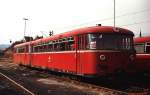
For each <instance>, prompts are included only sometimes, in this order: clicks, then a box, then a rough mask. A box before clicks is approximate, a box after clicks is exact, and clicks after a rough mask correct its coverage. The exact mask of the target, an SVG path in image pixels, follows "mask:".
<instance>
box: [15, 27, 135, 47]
mask: <svg viewBox="0 0 150 95" xmlns="http://www.w3.org/2000/svg"><path fill="white" fill-rule="evenodd" d="M116 29H117V30H119V32H118V31H115V29H114V27H112V26H92V27H85V28H79V29H75V30H72V31H68V32H65V33H61V34H58V35H53V36H50V37H47V38H42V39H38V40H35V41H31V42H30V44H37V43H39V42H47V41H50V40H55V39H58V38H64V37H70V36H75V35H81V34H87V33H97V32H100V33H115V32H116V33H117V32H118V33H123V34H124V33H125V34H131V35H134V34H133V32H131V31H130V30H127V29H123V28H118V27H117V28H116ZM26 44H29V42H27V43H22V44H19V45H16V46H15V47H20V46H23V45H26Z"/></svg>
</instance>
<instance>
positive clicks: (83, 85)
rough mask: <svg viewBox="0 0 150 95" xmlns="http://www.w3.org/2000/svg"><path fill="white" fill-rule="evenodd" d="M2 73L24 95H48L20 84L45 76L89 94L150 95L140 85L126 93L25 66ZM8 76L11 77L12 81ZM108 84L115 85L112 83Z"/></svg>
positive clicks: (3, 77) (1, 76)
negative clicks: (85, 90) (141, 89)
mask: <svg viewBox="0 0 150 95" xmlns="http://www.w3.org/2000/svg"><path fill="white" fill-rule="evenodd" d="M6 64H7V63H6ZM9 65H10V64H9ZM6 67H7V65H6ZM1 71H2V73H0V79H3V80H7V81H8V82H10V83H11V84H12V85H13V86H14V88H17V90H19V91H20V92H22V93H24V95H47V94H37V93H36V91H35V92H34V93H36V94H34V93H32V92H31V91H34V89H32V90H31V91H29V90H28V89H26V88H24V87H23V86H22V85H20V84H22V82H24V81H28V80H26V77H27V78H30V77H31V78H32V77H33V76H34V78H37V79H38V78H42V77H45V75H46V76H48V77H47V78H48V79H49V78H50V79H51V80H56V81H57V82H60V83H64V84H65V83H66V84H71V85H72V84H73V87H74V88H79V89H81V90H82V89H87V92H88V90H91V91H90V92H92V91H94V93H95V92H96V93H98V95H101V94H102V95H150V94H149V93H147V91H143V92H142V91H141V92H139V91H138V90H139V88H140V86H138V84H137V85H135V86H134V88H133V91H131V90H130V89H129V91H125V90H120V89H116V88H113V87H109V86H107V85H104V86H103V85H102V82H101V83H99V84H92V83H88V82H82V81H77V80H73V79H70V78H67V77H66V76H65V77H62V76H59V75H57V74H56V75H55V74H51V73H49V72H47V71H46V72H45V71H43V70H42V71H41V70H37V69H32V68H27V67H24V66H23V67H22V66H21V67H18V68H17V69H16V70H13V69H11V66H10V69H9V70H7V69H6V70H5V69H4V70H1ZM4 74H5V75H4ZM6 75H7V76H6ZM39 75H40V76H39ZM8 76H9V77H11V79H10V78H9V77H8ZM12 79H13V80H12ZM17 79H18V80H21V81H22V82H21V83H20V82H18V83H20V84H18V83H16V82H15V81H14V80H16V81H17ZM23 80H24V81H23ZM118 80H122V79H118ZM105 82H107V81H104V83H105ZM27 83H28V82H25V83H24V84H26V85H29V84H27ZM66 84H65V85H66ZM108 84H109V85H113V84H112V82H110V83H108ZM121 85H122V86H125V85H128V84H124V83H123V84H122V83H121ZM139 85H140V84H139ZM25 87H27V88H28V86H25ZM34 87H35V89H37V88H36V86H34ZM29 88H30V87H29ZM32 88H33V87H32ZM52 89H53V88H52ZM56 89H57V88H56ZM135 89H136V90H135ZM56 91H57V90H56ZM48 95H49V94H48ZM52 95H53V94H52ZM90 95H95V94H90ZM96 95H97V94H96Z"/></svg>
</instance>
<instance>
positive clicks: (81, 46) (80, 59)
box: [77, 35, 86, 75]
mask: <svg viewBox="0 0 150 95" xmlns="http://www.w3.org/2000/svg"><path fill="white" fill-rule="evenodd" d="M77 38H78V40H77V42H78V43H77V74H80V75H82V74H83V73H84V72H83V68H84V67H83V65H84V63H85V62H84V61H85V60H86V59H84V50H85V49H86V35H79V36H78V37H77Z"/></svg>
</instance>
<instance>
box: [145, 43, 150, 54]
mask: <svg viewBox="0 0 150 95" xmlns="http://www.w3.org/2000/svg"><path fill="white" fill-rule="evenodd" d="M145 49H146V50H145V52H146V53H150V43H146V47H145Z"/></svg>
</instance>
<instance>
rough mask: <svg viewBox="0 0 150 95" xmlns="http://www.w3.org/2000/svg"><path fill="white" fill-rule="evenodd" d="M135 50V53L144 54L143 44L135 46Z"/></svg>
mask: <svg viewBox="0 0 150 95" xmlns="http://www.w3.org/2000/svg"><path fill="white" fill-rule="evenodd" d="M135 50H136V52H137V53H144V52H145V45H144V43H138V44H135Z"/></svg>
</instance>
